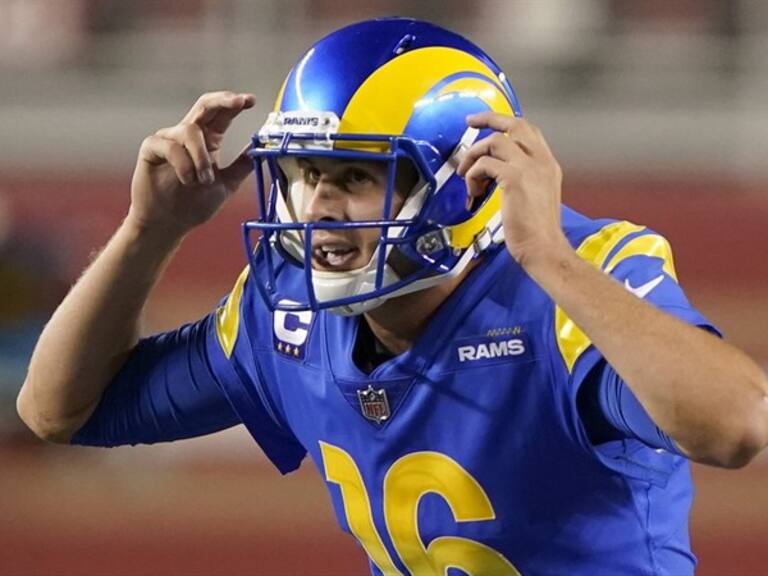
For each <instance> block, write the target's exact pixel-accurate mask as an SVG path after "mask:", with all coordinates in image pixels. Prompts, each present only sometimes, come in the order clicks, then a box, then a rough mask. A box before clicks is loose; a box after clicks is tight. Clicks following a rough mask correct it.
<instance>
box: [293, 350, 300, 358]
mask: <svg viewBox="0 0 768 576" xmlns="http://www.w3.org/2000/svg"><path fill="white" fill-rule="evenodd" d="M293 355H294V356H296V358H298V357H299V349H298V348H294V349H293Z"/></svg>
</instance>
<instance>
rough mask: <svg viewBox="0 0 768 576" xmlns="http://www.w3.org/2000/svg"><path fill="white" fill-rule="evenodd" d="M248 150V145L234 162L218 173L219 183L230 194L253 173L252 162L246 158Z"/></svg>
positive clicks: (249, 147)
mask: <svg viewBox="0 0 768 576" xmlns="http://www.w3.org/2000/svg"><path fill="white" fill-rule="evenodd" d="M250 149H251V145H250V144H248V145H247V146H246V147H245V148H243V150H242V151H241V152H240V155H239V156H238V157H237V158H236V159H235V160H234V162H232V163H231V164H230V165H229V166H227V167H226V168H223V169H222V170H220V171H219V175H220V177H221V181H222V182H223V184H224V186H226V188H227V190H229V192H230V193H232V192H234V191H235V190H237V188H238V187H239V186H240V184H241V183H242V182H243V180H245V179H246V178H247V177H248V175H249V174H250V173H251V172H252V171H253V160H251V157H250V156H248V152H249V151H250Z"/></svg>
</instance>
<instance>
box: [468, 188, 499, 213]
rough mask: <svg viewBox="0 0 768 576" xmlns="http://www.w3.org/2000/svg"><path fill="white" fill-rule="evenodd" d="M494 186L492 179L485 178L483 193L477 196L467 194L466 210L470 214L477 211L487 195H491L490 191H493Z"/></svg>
mask: <svg viewBox="0 0 768 576" xmlns="http://www.w3.org/2000/svg"><path fill="white" fill-rule="evenodd" d="M495 187H496V186H495V185H494V182H493V180H486V181H485V190H483V193H482V194H480V195H479V196H470V195H469V194H467V204H466V206H467V212H469V213H470V214H474V213H475V212H477V210H478V209H479V208H480V206H482V205H483V202H485V201H486V199H487V198H488V196H490V195H491V192H493V189H494V188H495Z"/></svg>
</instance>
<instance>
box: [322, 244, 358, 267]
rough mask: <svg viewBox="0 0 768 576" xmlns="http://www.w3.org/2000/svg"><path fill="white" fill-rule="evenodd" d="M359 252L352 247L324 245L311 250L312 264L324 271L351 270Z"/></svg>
mask: <svg viewBox="0 0 768 576" xmlns="http://www.w3.org/2000/svg"><path fill="white" fill-rule="evenodd" d="M358 252H359V250H358V249H357V248H355V247H353V246H341V245H338V246H335V245H332V244H324V245H319V246H316V247H315V248H313V249H312V263H313V264H314V266H315V267H316V268H321V269H324V270H332V271H333V270H335V271H342V270H352V269H353V268H354V266H353V265H352V263H353V262H354V260H355V258H356V257H357V254H358Z"/></svg>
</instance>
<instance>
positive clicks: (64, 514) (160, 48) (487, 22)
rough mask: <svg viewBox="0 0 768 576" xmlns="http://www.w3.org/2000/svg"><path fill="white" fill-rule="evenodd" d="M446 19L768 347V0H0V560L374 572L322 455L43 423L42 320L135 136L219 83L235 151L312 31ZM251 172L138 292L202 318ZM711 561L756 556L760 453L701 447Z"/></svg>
mask: <svg viewBox="0 0 768 576" xmlns="http://www.w3.org/2000/svg"><path fill="white" fill-rule="evenodd" d="M381 15H404V16H414V17H419V18H425V19H429V20H432V21H434V22H436V23H438V24H442V25H444V26H447V27H449V28H452V29H454V30H456V31H458V32H460V33H462V34H464V35H466V36H468V37H469V38H470V39H472V40H474V41H475V42H477V43H478V44H480V45H481V46H483V47H484V48H485V49H486V50H487V51H488V52H489V53H490V54H491V55H493V56H494V57H495V59H496V60H497V61H498V62H499V63H500V64H501V65H502V67H503V68H504V69H505V71H506V73H507V76H508V77H509V78H510V79H511V81H512V84H513V85H514V86H515V87H516V89H517V91H518V95H519V97H520V101H521V103H522V106H523V110H524V111H525V113H526V114H527V115H528V116H529V117H530V118H531V119H533V121H534V122H536V123H538V124H539V125H540V126H541V127H542V129H543V130H544V133H545V134H546V135H547V138H548V140H549V142H550V144H551V146H552V148H553V149H554V151H555V152H556V154H557V156H558V158H559V159H560V161H561V164H562V165H563V167H564V171H565V174H566V177H565V192H564V195H565V201H566V202H567V203H569V204H571V205H572V206H574V207H576V208H577V209H579V210H581V211H584V212H586V213H588V214H589V215H592V216H613V217H621V218H626V219H630V220H633V221H635V222H640V223H643V224H646V225H649V226H651V227H653V228H655V229H656V230H657V231H659V232H661V233H663V234H664V235H666V236H667V237H668V238H669V239H670V241H671V242H672V245H673V247H674V248H675V253H676V262H677V267H678V272H679V275H680V278H681V282H682V284H683V285H684V287H685V288H686V290H687V292H688V294H689V296H690V297H691V300H692V301H693V303H694V304H695V305H696V306H697V307H699V308H700V309H701V310H702V311H703V312H704V314H705V315H706V316H708V317H709V318H710V319H711V320H712V321H714V322H715V323H716V324H717V325H718V326H720V327H721V329H722V330H723V331H724V332H725V334H726V335H727V337H728V338H729V339H730V340H731V341H732V342H734V343H735V344H737V345H739V346H740V347H742V348H744V349H745V350H746V351H748V352H749V353H750V354H751V355H752V356H753V357H754V358H756V359H757V360H758V361H759V362H761V363H762V365H763V366H766V367H768V343H766V340H768V329H767V328H766V326H768V261H766V260H767V259H768V250H767V247H768V230H767V229H766V223H768V189H767V186H766V184H768V162H766V159H768V154H766V152H768V98H766V96H765V94H766V92H768V33H766V30H768V3H765V2H762V1H761V0H731V1H727V2H726V1H723V0H647V1H645V2H632V1H630V0H527V1H523V0H519V1H512V0H475V1H474V2H466V0H463V1H459V0H439V1H438V0H410V1H405V0H368V1H367V2H360V1H358V0H284V1H273V2H270V1H266V0H261V1H246V0H188V1H179V0H177V1H171V0H168V1H162V0H154V1H153V0H133V1H132V2H125V1H121V0H0V23H2V24H1V26H2V34H0V462H1V463H2V473H1V474H0V574H4V575H5V574H137V575H138V574H160V573H166V574H299V573H302V574H304V573H305V574H334V575H340V574H362V573H365V571H366V563H365V561H364V558H363V555H362V553H361V551H360V550H359V549H358V548H357V546H356V545H355V544H354V543H353V541H352V540H351V539H350V538H348V537H346V536H344V535H342V534H341V532H340V531H339V530H338V529H337V528H336V527H335V525H334V521H333V520H332V518H331V508H330V505H329V500H328V498H327V496H326V494H325V489H324V487H323V483H322V481H321V479H320V477H319V475H318V474H317V472H316V471H315V470H314V469H313V468H312V466H311V465H310V464H305V466H304V467H303V468H302V470H300V471H299V472H298V473H296V474H293V475H291V476H289V477H287V478H281V477H280V476H279V474H278V473H277V472H276V471H275V470H274V469H273V468H272V467H271V466H270V465H269V464H268V463H266V462H265V460H264V459H263V458H262V456H261V455H260V453H259V451H258V449H257V448H256V447H255V445H254V444H253V443H252V442H251V441H250V440H249V438H248V436H247V435H246V433H245V432H244V431H243V430H241V429H234V430H230V431H227V432H225V433H222V434H219V435H215V436H211V437H207V438H201V439H196V440H190V441H186V442H181V443H177V444H174V445H173V446H157V447H141V448H118V449H112V450H96V449H79V448H62V447H56V446H49V445H44V444H43V443H42V442H40V441H37V440H35V439H34V438H33V437H32V436H31V434H30V433H28V432H27V431H26V430H25V429H24V428H23V427H22V424H21V423H20V421H19V420H18V418H17V417H16V414H15V409H14V401H15V396H16V393H17V391H18V388H19V387H20V385H21V382H22V380H23V378H24V374H25V370H26V363H27V360H28V357H29V354H30V352H31V349H32V346H33V345H34V342H35V340H36V337H37V335H38V333H39V331H40V329H41V327H42V325H43V323H44V322H45V321H46V319H47V317H48V316H49V315H50V314H51V312H52V310H53V309H54V307H55V306H56V304H57V302H59V301H60V299H61V298H62V297H63V296H64V294H65V293H66V290H67V289H68V287H69V286H70V285H71V283H72V282H73V281H74V280H75V279H76V278H77V276H78V274H79V273H80V271H81V270H82V268H83V267H84V266H85V265H86V264H87V262H88V261H89V258H90V257H91V255H92V254H93V253H94V251H95V250H97V249H98V248H99V247H100V246H102V245H103V244H104V242H105V241H106V240H107V239H108V238H109V236H110V233H111V232H112V231H113V230H114V228H115V227H116V226H117V225H118V223H119V222H120V220H121V218H122V216H123V215H124V214H125V211H126V209H127V206H128V190H129V184H130V175H131V172H132V169H133V163H134V160H135V157H136V153H137V150H138V147H139V144H140V142H141V140H142V139H143V138H144V136H146V135H148V134H150V133H152V132H154V131H155V130H156V129H158V128H160V127H163V126H168V125H172V124H174V123H176V122H177V121H178V119H180V117H181V116H182V115H183V114H184V112H185V111H186V110H187V108H188V107H189V106H190V105H191V104H192V103H193V102H194V101H195V99H196V98H197V96H198V95H199V94H200V93H202V92H205V91H210V90H217V89H223V88H228V89H234V90H243V91H253V92H255V93H256V95H257V99H258V104H257V106H256V109H255V110H252V111H250V112H248V113H247V114H244V115H243V117H242V118H239V119H238V121H237V122H236V124H235V125H234V126H233V129H232V134H231V135H230V138H229V140H228V143H227V146H228V147H227V148H226V154H225V156H226V155H227V154H229V156H230V157H232V156H233V155H234V154H235V153H236V151H237V150H239V149H240V148H241V147H242V146H243V145H244V144H245V143H246V142H247V141H248V138H249V136H250V134H251V133H253V132H255V131H256V130H258V128H259V127H260V124H261V122H262V121H263V120H264V118H265V117H266V113H267V111H268V109H270V108H271V106H272V102H273V99H274V96H275V94H276V92H277V90H278V88H279V86H280V83H281V81H282V79H283V77H284V75H285V74H286V73H287V72H288V70H289V68H290V66H291V65H292V64H293V62H294V61H295V60H296V59H297V57H298V56H299V55H300V53H301V52H302V51H303V50H304V49H306V48H307V47H308V45H309V44H310V43H312V42H314V41H315V40H317V39H319V38H320V37H321V36H322V35H324V34H325V33H327V32H329V31H331V30H333V29H335V28H337V27H339V26H341V25H343V24H346V23H350V22H353V21H355V20H359V19H363V18H367V17H372V16H381ZM250 185H251V182H249V183H248V185H246V186H244V190H243V191H242V192H241V193H240V194H239V195H238V196H236V197H235V199H233V200H232V201H231V202H230V203H229V204H228V205H227V206H226V208H225V209H224V210H223V212H222V213H221V215H220V216H219V217H218V218H217V219H216V220H215V221H214V222H212V223H210V224H209V225H207V226H206V227H204V228H203V229H200V230H199V231H196V232H194V233H193V234H192V235H191V236H190V237H189V238H188V240H187V241H186V242H185V244H184V246H183V248H182V250H181V252H180V253H179V255H178V257H177V258H176V260H175V261H174V262H173V263H172V265H171V267H170V269H169V270H168V273H167V274H166V277H165V278H164V280H163V281H162V284H161V285H160V286H159V287H158V289H157V291H156V293H155V295H154V297H153V300H152V302H151V305H150V306H149V311H148V324H149V327H150V328H151V329H152V330H162V329H166V328H171V327H174V326H176V325H178V324H179V323H180V322H183V321H186V320H192V319H195V318H197V317H199V316H201V315H202V314H204V313H206V312H207V311H208V310H210V309H211V308H212V307H213V306H214V305H215V303H216V302H217V300H218V299H219V298H220V297H221V296H222V295H224V294H225V293H226V292H227V291H228V289H229V288H230V286H231V285H232V283H233V282H234V279H235V278H236V276H237V274H238V272H239V270H240V269H241V268H242V267H243V265H244V258H243V253H242V248H241V245H240V232H239V226H238V224H239V222H240V221H241V220H243V219H244V218H246V217H249V216H251V215H252V214H253V213H254V210H255V205H254V203H253V202H252V201H251V197H250ZM695 476H696V481H697V491H698V498H697V501H696V504H695V509H694V512H693V519H692V538H693V542H694V551H695V552H696V553H697V555H698V556H699V558H700V562H701V563H700V569H699V572H698V573H699V574H702V575H714V574H718V575H728V574H734V575H736V574H755V575H758V574H765V573H766V568H765V566H768V549H767V548H766V546H765V542H766V541H768V488H766V485H768V456H763V457H761V458H759V459H758V460H757V461H755V462H754V463H752V464H751V465H750V466H749V467H748V468H746V469H744V470H741V471H738V472H726V471H721V470H715V469H709V468H705V467H701V466H696V467H695Z"/></svg>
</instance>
